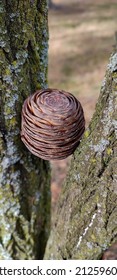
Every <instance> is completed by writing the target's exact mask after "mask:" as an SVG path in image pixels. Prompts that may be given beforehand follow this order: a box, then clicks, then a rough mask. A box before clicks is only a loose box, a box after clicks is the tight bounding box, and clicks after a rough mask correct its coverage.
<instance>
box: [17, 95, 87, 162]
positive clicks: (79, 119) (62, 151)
mask: <svg viewBox="0 0 117 280" xmlns="http://www.w3.org/2000/svg"><path fill="white" fill-rule="evenodd" d="M84 130H85V119H84V113H83V109H82V106H81V104H80V102H79V101H78V100H77V99H76V98H75V97H74V96H73V95H72V94H71V93H68V92H65V91H63V90H57V89H45V90H39V91H36V92H35V93H34V94H33V95H32V96H29V97H28V98H27V99H26V100H25V101H24V104H23V108H22V127H21V139H22V141H23V142H24V144H25V145H26V147H27V148H28V149H29V150H30V152H32V153H33V154H34V155H36V156H38V157H40V158H43V159H46V160H51V159H52V160H53V159H64V158H66V157H68V156H69V155H71V154H72V153H73V152H74V150H75V149H76V147H77V146H78V144H79V141H80V139H81V137H82V134H83V132H84Z"/></svg>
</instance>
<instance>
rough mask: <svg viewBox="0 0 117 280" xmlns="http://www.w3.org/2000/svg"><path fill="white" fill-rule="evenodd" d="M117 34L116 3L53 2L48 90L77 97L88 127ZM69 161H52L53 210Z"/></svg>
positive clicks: (114, 0)
mask: <svg viewBox="0 0 117 280" xmlns="http://www.w3.org/2000/svg"><path fill="white" fill-rule="evenodd" d="M115 31H117V0H52V1H50V8H49V38H50V39H49V70H48V84H49V87H52V88H58V89H63V90H66V91H68V92H71V93H72V94H74V95H75V96H76V97H77V98H78V99H79V101H80V102H81V104H82V106H83V109H84V113H85V119H86V127H87V126H88V124H89V122H90V120H91V117H92V115H93V113H94V110H95V104H96V102H97V99H98V96H99V93H100V88H101V83H102V81H103V78H104V75H105V71H106V66H107V63H108V59H109V56H110V54H111V52H112V51H113V45H114V40H115ZM70 159H71V158H70V157H69V158H67V159H66V160H61V161H51V166H52V182H51V189H52V209H54V207H55V204H56V202H57V199H58V196H59V193H60V191H61V187H62V184H63V181H64V179H65V176H66V172H67V170H68V168H69V165H70Z"/></svg>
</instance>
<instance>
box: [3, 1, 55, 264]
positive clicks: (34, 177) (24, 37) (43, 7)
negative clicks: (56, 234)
mask: <svg viewBox="0 0 117 280" xmlns="http://www.w3.org/2000/svg"><path fill="white" fill-rule="evenodd" d="M47 13H48V11H47V1H46V0H44V1H39V0H30V1H29V0H26V1H23V0H21V1H19V0H9V1H7V0H3V1H1V7H0V17H1V23H0V27H1V31H2V39H1V43H0V44H1V49H0V54H1V58H0V64H1V89H2V90H1V95H0V106H1V113H0V121H1V126H0V259H5V260H6V259H41V258H42V257H43V254H44V250H45V245H46V242H47V238H48V235H49V230H50V169H49V164H48V162H45V161H43V160H41V159H38V158H37V157H35V156H33V155H31V153H30V152H28V150H27V149H26V148H25V146H24V145H23V143H22V142H21V139H20V122H21V109H22V104H23V101H24V100H25V98H26V97H27V96H28V95H30V94H31V93H33V92H34V91H35V90H37V89H40V88H45V87H46V86H47V77H46V76H47V50H48V23H47Z"/></svg>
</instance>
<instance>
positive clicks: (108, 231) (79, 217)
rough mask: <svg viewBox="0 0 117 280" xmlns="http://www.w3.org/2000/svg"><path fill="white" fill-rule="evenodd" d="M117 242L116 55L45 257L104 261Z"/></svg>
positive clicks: (73, 165)
mask: <svg viewBox="0 0 117 280" xmlns="http://www.w3.org/2000/svg"><path fill="white" fill-rule="evenodd" d="M114 242H117V51H116V50H115V52H114V53H113V54H112V55H111V58H110V61H109V64H108V67H107V72H106V75H105V79H104V81H103V84H102V87H101V93H100V97H99V100H98V102H97V105H96V110H95V113H94V116H93V118H92V120H91V123H90V125H89V127H88V129H87V130H86V132H85V134H84V137H83V140H82V141H81V144H80V146H79V147H78V148H77V150H76V151H75V153H74V156H73V157H72V161H71V167H70V170H69V172H68V175H67V178H66V182H65V184H64V186H63V189H62V193H61V195H60V198H59V202H58V205H57V209H56V213H55V217H54V222H53V227H52V230H51V234H50V238H49V240H48V243H47V247H46V252H45V257H44V258H45V259H100V258H101V256H102V254H103V251H104V250H105V249H107V248H108V247H109V245H111V244H112V243H114Z"/></svg>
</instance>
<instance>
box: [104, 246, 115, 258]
mask: <svg viewBox="0 0 117 280" xmlns="http://www.w3.org/2000/svg"><path fill="white" fill-rule="evenodd" d="M102 260H117V243H114V244H112V246H110V247H109V248H108V249H107V250H106V251H105V252H104V254H103V256H102Z"/></svg>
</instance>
